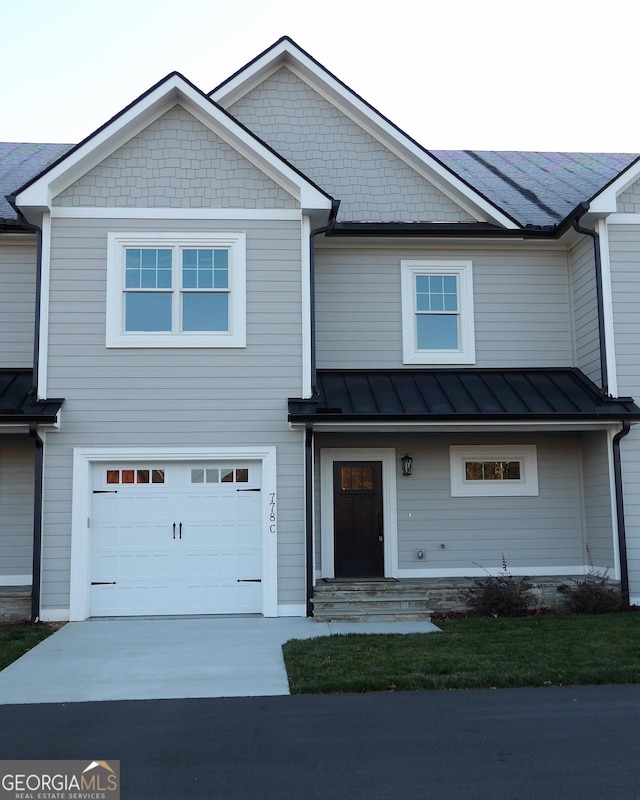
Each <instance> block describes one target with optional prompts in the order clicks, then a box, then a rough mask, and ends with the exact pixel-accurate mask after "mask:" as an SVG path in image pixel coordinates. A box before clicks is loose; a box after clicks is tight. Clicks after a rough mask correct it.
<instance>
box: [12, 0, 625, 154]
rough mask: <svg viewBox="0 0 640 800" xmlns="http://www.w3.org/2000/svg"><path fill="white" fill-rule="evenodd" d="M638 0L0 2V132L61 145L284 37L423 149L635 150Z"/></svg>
mask: <svg viewBox="0 0 640 800" xmlns="http://www.w3.org/2000/svg"><path fill="white" fill-rule="evenodd" d="M639 22H640V2H638V0H607V2H603V0H598V2H595V0H583V2H575V0H441V2H436V0H386V2H380V0H340V2H328V3H326V2H325V3H323V2H307V0H100V1H99V0H31V1H30V2H26V0H0V26H1V27H2V47H1V48H0V53H1V54H2V80H1V81H0V99H1V101H2V102H1V105H0V140H3V141H28V142H69V143H75V142H77V141H79V140H80V139H82V138H84V137H85V136H87V135H88V134H90V133H91V132H92V131H93V130H95V129H96V128H97V127H98V126H100V125H101V124H102V123H103V122H105V121H106V120H107V119H109V118H110V117H111V116H113V115H114V114H115V113H117V112H118V111H119V110H120V109H121V108H122V107H124V106H125V105H127V104H128V103H129V102H131V100H133V99H135V98H136V97H137V96H138V95H140V94H141V93H142V92H144V91H145V90H146V89H148V88H149V87H150V86H151V85H153V84H154V83H156V82H157V81H158V80H160V79H161V78H163V77H164V76H165V75H166V74H167V73H169V72H171V71H173V70H178V71H179V72H182V73H183V74H184V75H185V76H186V77H187V78H189V80H191V81H193V82H194V83H195V84H196V85H197V86H198V87H199V88H200V89H202V90H203V91H205V92H209V91H211V89H213V88H214V86H216V85H217V84H218V83H219V82H220V81H222V80H223V79H224V78H226V77H227V76H229V75H230V74H232V73H233V72H235V71H236V70H237V69H238V68H240V67H241V66H242V65H243V64H245V63H246V62H247V61H249V60H250V59H252V58H253V57H254V56H255V55H257V54H258V53H259V52H261V51H262V50H264V49H265V48H266V47H268V46H269V45H270V44H272V43H273V42H274V41H276V40H277V39H279V38H280V37H281V36H283V35H285V34H286V35H288V36H291V37H292V38H293V39H294V40H295V41H296V42H297V43H298V44H299V45H300V46H301V47H303V48H304V49H305V50H307V51H308V52H310V53H311V55H313V56H314V57H315V58H316V59H317V60H318V61H320V62H321V63H322V64H324V66H325V67H327V68H328V69H329V70H331V71H332V72H333V73H335V74H336V75H337V76H338V77H339V78H340V79H341V80H343V81H344V82H345V83H347V85H349V86H350V87H351V88H352V89H354V90H355V91H356V92H358V93H359V94H360V95H362V96H363V97H364V98H365V99H366V100H368V101H369V102H370V103H372V104H373V105H374V106H375V107H376V108H378V109H379V110H380V111H382V112H383V113H384V114H386V115H387V116H388V117H390V118H391V119H392V120H393V121H394V122H395V123H396V124H397V125H399V126H400V127H401V128H403V129H404V130H405V131H406V132H407V133H409V134H411V135H412V136H413V137H414V138H416V139H418V141H420V142H421V144H423V145H424V146H425V147H427V148H432V149H480V150H583V151H605V152H615V151H621V152H640V126H639V124H638V122H639V117H640V112H639V111H638V102H637V98H638V88H637V83H638V75H639V72H640V58H639V52H638V51H639V48H638V41H637V37H638V23H639Z"/></svg>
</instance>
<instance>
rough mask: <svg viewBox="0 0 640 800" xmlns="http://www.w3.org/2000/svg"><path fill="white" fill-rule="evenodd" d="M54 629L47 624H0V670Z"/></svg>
mask: <svg viewBox="0 0 640 800" xmlns="http://www.w3.org/2000/svg"><path fill="white" fill-rule="evenodd" d="M55 630H56V629H55V627H51V626H49V625H29V624H27V623H25V624H24V625H15V624H9V625H0V670H3V669H4V668H5V667H8V666H9V664H11V663H13V662H14V661H17V659H19V658H20V656H23V655H24V654H25V653H26V652H27V651H29V650H31V649H32V648H33V647H35V646H36V645H37V644H40V642H41V641H42V640H43V639H46V638H47V636H50V635H51V634H52V633H53V632H54V631H55Z"/></svg>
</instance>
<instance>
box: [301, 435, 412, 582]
mask: <svg viewBox="0 0 640 800" xmlns="http://www.w3.org/2000/svg"><path fill="white" fill-rule="evenodd" d="M334 461H381V462H382V519H383V531H384V574H385V577H386V578H397V577H398V514H397V494H396V451H395V448H393V447H384V448H373V447H372V448H369V447H354V448H350V447H346V448H343V447H341V448H333V447H323V448H321V450H320V515H321V524H320V529H321V530H320V541H321V545H322V557H321V572H322V577H323V578H334V577H335V550H334V537H333V463H334ZM314 552H315V548H314Z"/></svg>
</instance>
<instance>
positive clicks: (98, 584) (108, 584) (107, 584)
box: [91, 581, 116, 586]
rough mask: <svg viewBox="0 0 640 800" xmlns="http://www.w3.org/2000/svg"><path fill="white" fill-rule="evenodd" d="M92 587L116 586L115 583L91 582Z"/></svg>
mask: <svg viewBox="0 0 640 800" xmlns="http://www.w3.org/2000/svg"><path fill="white" fill-rule="evenodd" d="M91 585H92V586H115V585H116V582H115V581H91Z"/></svg>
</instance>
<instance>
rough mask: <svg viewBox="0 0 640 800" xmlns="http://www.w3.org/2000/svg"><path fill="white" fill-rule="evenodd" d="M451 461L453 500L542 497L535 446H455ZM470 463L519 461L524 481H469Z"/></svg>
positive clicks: (451, 452)
mask: <svg viewBox="0 0 640 800" xmlns="http://www.w3.org/2000/svg"><path fill="white" fill-rule="evenodd" d="M449 458H450V461H451V496H452V497H526V496H537V495H538V494H539V491H538V458H537V451H536V446H535V445H534V444H520V445H496V446H495V447H494V446H477V445H451V446H450V447H449ZM466 461H519V462H520V475H521V478H520V480H517V481H515V480H509V481H468V480H466V479H465V462H466Z"/></svg>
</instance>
